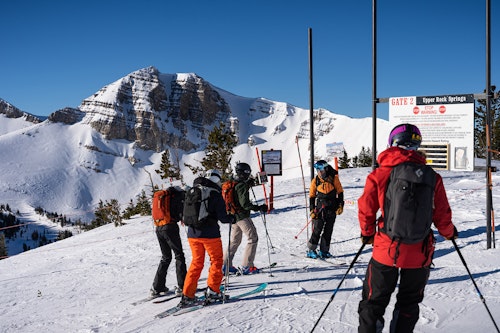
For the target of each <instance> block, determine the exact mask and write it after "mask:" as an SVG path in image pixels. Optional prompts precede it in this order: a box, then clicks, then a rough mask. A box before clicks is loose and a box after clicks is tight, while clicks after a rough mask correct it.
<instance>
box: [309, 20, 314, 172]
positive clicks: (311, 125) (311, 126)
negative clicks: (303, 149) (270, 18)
mask: <svg viewBox="0 0 500 333" xmlns="http://www.w3.org/2000/svg"><path fill="white" fill-rule="evenodd" d="M313 110H314V103H313V59H312V29H311V28H309V138H310V139H309V142H310V143H309V145H310V146H311V167H310V172H311V180H312V179H313V178H314V112H313Z"/></svg>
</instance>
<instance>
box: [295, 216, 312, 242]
mask: <svg viewBox="0 0 500 333" xmlns="http://www.w3.org/2000/svg"><path fill="white" fill-rule="evenodd" d="M312 220H313V219H309V221H307V224H306V225H305V226H304V227H303V228H302V229H300V231H299V233H298V234H296V235H295V236H293V237H294V238H295V239H297V238H298V237H299V235H300V234H301V233H302V231H304V230H305V229H306V228H307V226H308V225H309V223H311V221H312Z"/></svg>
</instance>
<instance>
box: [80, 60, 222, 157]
mask: <svg viewBox="0 0 500 333" xmlns="http://www.w3.org/2000/svg"><path fill="white" fill-rule="evenodd" d="M79 110H80V111H82V112H83V113H84V114H85V116H84V117H83V119H82V122H83V123H86V124H89V125H90V126H92V127H93V128H94V129H95V130H97V131H98V132H100V133H102V134H103V135H104V136H105V137H106V138H107V139H125V140H129V141H133V142H135V143H136V144H137V146H138V147H140V148H142V149H148V150H154V151H157V152H160V151H162V150H164V149H165V148H166V147H172V148H179V149H182V150H185V151H191V150H196V149H198V148H200V147H202V146H203V145H204V144H205V143H206V141H207V137H208V133H209V132H210V130H211V129H212V127H213V125H217V124H218V123H219V122H220V121H222V122H226V121H228V119H229V117H230V114H231V110H230V108H229V105H228V103H227V102H226V101H225V100H224V99H223V98H222V97H221V96H220V94H219V93H218V92H217V91H216V90H215V89H214V88H213V87H212V86H211V85H210V84H209V83H208V82H206V81H205V80H204V79H203V78H201V77H199V76H197V75H196V74H194V73H187V74H162V73H160V72H159V71H158V69H156V68H155V67H152V66H151V67H147V68H143V69H140V70H137V71H135V72H132V73H130V74H129V75H127V76H125V77H123V78H121V79H119V80H117V81H115V82H113V83H111V84H109V85H107V86H105V87H103V88H102V89H100V90H99V91H98V92H96V93H95V94H94V95H92V96H90V97H88V98H86V99H85V100H84V101H83V102H82V103H81V105H80V106H79ZM73 113H74V112H73Z"/></svg>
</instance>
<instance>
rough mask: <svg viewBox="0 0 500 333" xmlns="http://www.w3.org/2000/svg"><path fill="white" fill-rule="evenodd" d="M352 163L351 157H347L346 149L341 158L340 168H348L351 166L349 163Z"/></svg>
mask: <svg viewBox="0 0 500 333" xmlns="http://www.w3.org/2000/svg"><path fill="white" fill-rule="evenodd" d="M350 163H351V159H350V158H349V157H347V152H346V151H345V149H344V154H343V155H342V157H341V158H339V169H347V168H349V164H350Z"/></svg>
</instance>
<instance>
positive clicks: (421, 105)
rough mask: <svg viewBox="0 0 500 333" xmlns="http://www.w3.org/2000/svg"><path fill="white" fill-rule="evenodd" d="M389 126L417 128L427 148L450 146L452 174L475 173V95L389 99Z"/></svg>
mask: <svg viewBox="0 0 500 333" xmlns="http://www.w3.org/2000/svg"><path fill="white" fill-rule="evenodd" d="M389 123H390V124H391V126H396V125H398V124H402V123H410V124H413V125H416V126H417V127H418V128H419V129H420V131H421V132H422V140H423V142H424V143H426V144H432V143H448V144H449V146H450V150H449V152H450V168H449V169H450V170H451V171H473V170H474V95H472V94H466V95H444V96H423V97H422V96H419V97H415V96H410V97H392V98H389Z"/></svg>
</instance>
